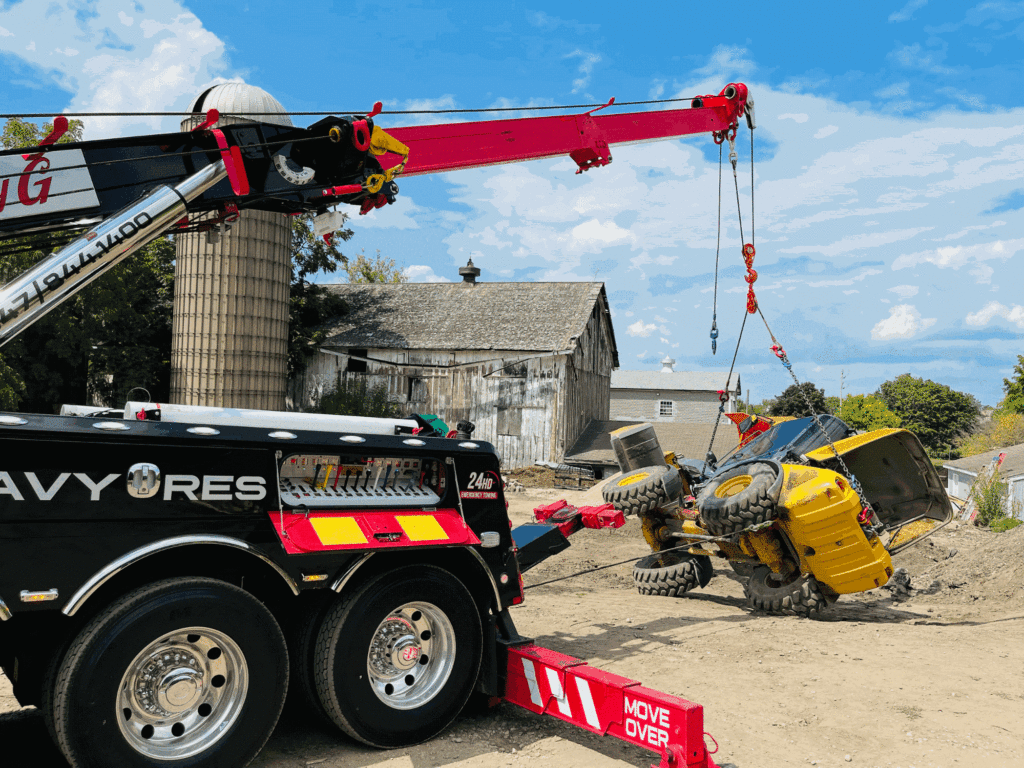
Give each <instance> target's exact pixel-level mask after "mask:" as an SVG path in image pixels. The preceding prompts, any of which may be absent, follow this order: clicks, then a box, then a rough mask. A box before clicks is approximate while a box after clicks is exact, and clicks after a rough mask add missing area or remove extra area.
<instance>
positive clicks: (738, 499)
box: [697, 462, 781, 536]
mask: <svg viewBox="0 0 1024 768" xmlns="http://www.w3.org/2000/svg"><path fill="white" fill-rule="evenodd" d="M778 478H779V475H778V471H777V470H776V468H775V467H774V466H772V465H771V464H766V463H762V462H756V463H753V464H743V465H741V466H739V467H735V468H734V469H730V470H727V471H725V472H723V473H722V474H720V475H717V476H715V477H713V478H712V479H711V480H710V481H709V482H708V484H707V485H706V486H704V489H703V490H702V491H701V492H700V496H698V497H697V509H698V510H699V511H700V519H701V521H702V522H703V524H704V528H706V529H707V530H708V531H709V532H710V533H711V534H712V535H713V536H724V535H725V534H729V533H735V532H736V531H742V530H743V529H744V528H749V527H750V526H752V525H758V524H759V523H764V522H767V521H768V520H774V519H775V518H776V517H778V508H777V504H778V500H779V493H780V491H781V483H778V482H776V480H778Z"/></svg>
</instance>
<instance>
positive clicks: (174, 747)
mask: <svg viewBox="0 0 1024 768" xmlns="http://www.w3.org/2000/svg"><path fill="white" fill-rule="evenodd" d="M248 688H249V670H248V667H247V666H246V663H245V656H244V655H243V654H242V651H241V649H240V648H239V647H238V644H237V643H235V641H234V640H232V639H231V638H230V637H228V636H227V635H225V634H224V633H223V632H218V631H217V630H215V629H209V628H207V627H188V628H185V629H180V630H177V631H175V632H172V633H170V634H167V635H164V636H163V637H161V638H160V639H159V640H155V641H154V642H152V643H150V644H149V645H147V646H146V647H145V648H143V649H142V651H141V652H140V653H139V654H138V655H137V656H136V657H135V659H134V660H133V661H132V663H131V664H129V665H128V669H127V670H126V671H125V673H124V676H123V677H122V678H121V684H120V686H118V693H117V713H116V714H117V724H118V727H120V729H121V734H122V735H123V736H124V738H125V740H126V741H127V742H128V744H130V745H131V746H132V748H133V749H135V750H136V751H137V752H139V753H141V754H143V755H146V756H147V757H150V758H153V759H155V760H180V759H184V758H187V757H192V756H193V755H197V754H199V753H200V752H203V751H204V750H206V749H208V748H209V747H210V746H212V745H213V744H214V743H216V742H217V741H218V740H219V739H220V738H221V737H222V736H223V735H224V734H225V733H227V732H228V730H229V729H230V728H231V726H232V725H233V724H234V723H235V721H236V720H238V716H239V714H241V711H242V706H243V704H244V703H245V695H246V692H247V691H248Z"/></svg>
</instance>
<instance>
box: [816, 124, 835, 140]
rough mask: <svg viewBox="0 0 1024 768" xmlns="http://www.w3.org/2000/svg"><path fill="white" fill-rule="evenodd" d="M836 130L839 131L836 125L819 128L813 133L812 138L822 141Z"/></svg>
mask: <svg viewBox="0 0 1024 768" xmlns="http://www.w3.org/2000/svg"><path fill="white" fill-rule="evenodd" d="M838 130H839V126H838V125H826V126H825V127H824V128H819V129H818V130H817V131H816V132H815V134H814V138H816V139H824V138H825V137H826V136H831V135H832V134H833V133H835V132H836V131H838Z"/></svg>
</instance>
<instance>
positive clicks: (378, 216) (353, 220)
mask: <svg viewBox="0 0 1024 768" xmlns="http://www.w3.org/2000/svg"><path fill="white" fill-rule="evenodd" d="M341 210H344V211H345V212H346V213H348V214H350V216H349V220H348V224H349V226H351V227H353V228H354V229H356V230H360V229H382V228H383V229H419V228H420V224H419V222H418V221H417V220H416V213H417V212H422V211H423V209H422V208H420V207H419V206H418V205H416V203H414V202H413V201H412V198H411V197H409V196H408V195H405V194H400V195H399V196H398V198H397V199H396V200H395V202H394V203H392V204H391V205H386V206H384V207H383V208H375V209H373V210H372V211H370V212H369V213H367V214H365V215H360V214H359V213H358V212H355V211H354V209H353V208H351V207H349V206H347V205H345V206H341Z"/></svg>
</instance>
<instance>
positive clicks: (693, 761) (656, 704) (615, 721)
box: [503, 643, 718, 768]
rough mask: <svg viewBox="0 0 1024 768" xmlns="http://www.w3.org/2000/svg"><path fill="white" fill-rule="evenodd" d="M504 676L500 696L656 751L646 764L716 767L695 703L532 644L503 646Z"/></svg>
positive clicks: (674, 767) (701, 713) (662, 767)
mask: <svg viewBox="0 0 1024 768" xmlns="http://www.w3.org/2000/svg"><path fill="white" fill-rule="evenodd" d="M507 675H508V676H507V678H506V681H505V695H504V697H503V698H504V700H505V701H508V702H510V703H512V704H515V705H516V706H520V707H522V708H523V709H528V710H530V711H531V712H535V713H537V714H539V715H551V716H552V717H557V718H558V719H559V720H564V721H565V722H567V723H572V724H573V725H575V726H578V727H580V728H583V729H585V730H588V731H590V732H591V733H597V734H600V735H601V736H613V737H614V738H616V739H621V740H622V741H627V742H629V743H630V744H635V745H637V746H639V747H644V748H645V749H649V750H651V751H652V752H656V753H658V754H659V755H660V756H661V761H660V762H659V763H658V764H657V765H656V766H652V768H718V766H717V765H716V764H715V762H714V761H713V760H712V759H711V754H712V753H709V752H708V750H707V747H705V745H704V708H703V707H702V706H701V705H700V704H694V703H693V702H689V701H686V700H685V699H681V698H679V697H678V696H672V695H670V694H667V693H661V692H660V691H655V690H652V689H651V688H645V687H644V686H642V685H641V684H640V683H639V682H637V681H636V680H630V679H629V678H627V677H621V676H619V675H615V674H612V673H611V672H604V671H602V670H600V669H594V668H593V667H591V666H590V665H588V664H587V663H586V662H585V661H582V660H581V659H575V658H573V657H572V656H566V655H565V654H563V653H558V652H557V651H552V650H549V649H547V648H541V647H540V646H537V645H534V644H532V643H530V644H527V645H520V646H514V647H512V648H509V651H508V671H507ZM715 751H716V752H717V751H718V747H717V744H716V746H715Z"/></svg>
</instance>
